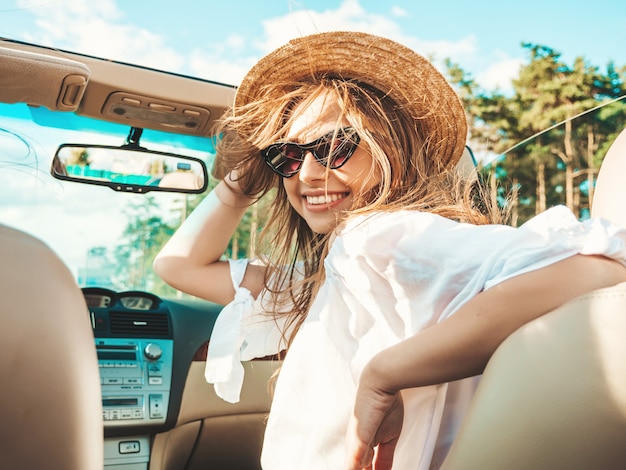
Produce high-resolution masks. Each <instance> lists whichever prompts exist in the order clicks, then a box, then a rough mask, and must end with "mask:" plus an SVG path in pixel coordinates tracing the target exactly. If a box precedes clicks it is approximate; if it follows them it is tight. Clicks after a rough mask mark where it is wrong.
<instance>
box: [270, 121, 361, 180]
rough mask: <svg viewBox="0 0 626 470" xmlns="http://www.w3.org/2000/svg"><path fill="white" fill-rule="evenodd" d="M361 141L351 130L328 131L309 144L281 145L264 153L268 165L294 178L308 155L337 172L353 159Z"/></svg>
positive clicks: (276, 145)
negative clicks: (310, 154) (308, 153)
mask: <svg viewBox="0 0 626 470" xmlns="http://www.w3.org/2000/svg"><path fill="white" fill-rule="evenodd" d="M360 141H361V138H360V137H359V135H358V134H357V133H356V131H355V130H354V129H353V128H352V127H344V128H341V129H339V130H337V132H336V133H335V131H332V132H329V133H328V134H326V135H323V136H322V137H320V138H319V139H316V140H314V141H313V142H309V143H308V144H297V143H295V142H278V143H275V144H272V145H270V146H269V147H267V148H265V149H263V150H261V157H263V160H264V161H265V163H267V165H268V166H269V167H270V168H271V169H272V170H273V171H274V172H276V173H278V174H279V175H280V176H282V177H283V178H291V177H292V176H293V175H295V174H296V173H298V171H300V168H302V162H303V161H304V156H305V155H306V154H307V152H311V153H312V154H313V156H314V157H315V159H316V160H317V161H318V162H320V163H321V164H322V165H323V166H325V167H328V168H330V169H331V170H336V169H337V168H340V167H342V166H343V165H345V163H346V162H347V161H348V160H349V159H350V157H351V156H352V154H353V153H354V151H355V150H356V148H357V147H358V146H359V142H360Z"/></svg>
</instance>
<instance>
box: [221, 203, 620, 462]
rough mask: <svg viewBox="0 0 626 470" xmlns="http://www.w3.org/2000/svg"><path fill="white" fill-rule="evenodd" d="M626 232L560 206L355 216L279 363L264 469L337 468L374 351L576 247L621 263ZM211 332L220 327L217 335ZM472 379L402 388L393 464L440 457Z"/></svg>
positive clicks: (340, 237)
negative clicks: (455, 214)
mask: <svg viewBox="0 0 626 470" xmlns="http://www.w3.org/2000/svg"><path fill="white" fill-rule="evenodd" d="M625 240H626V233H625V232H624V231H623V230H621V229H620V228H618V227H616V226H614V225H611V224H609V223H608V222H606V221H603V220H589V221H585V222H583V223H581V222H578V221H577V220H576V218H575V217H574V215H573V214H572V213H571V212H570V211H569V210H567V209H566V208H565V207H562V206H559V207H555V208H552V209H550V210H548V211H546V212H544V213H542V214H540V215H539V216H536V217H535V218H533V219H532V220H531V221H529V222H527V223H526V224H524V225H523V226H522V227H519V228H512V227H508V226H499V225H482V226H475V225H470V224H462V223H457V222H454V221H451V220H449V219H445V218H442V217H439V216H437V215H433V214H430V213H422V212H415V211H399V212H392V213H377V214H374V215H369V216H361V217H358V218H354V219H351V220H350V221H349V222H348V223H347V224H346V226H345V227H343V228H342V229H340V233H339V234H338V235H337V237H336V238H335V240H334V241H333V244H332V247H331V249H330V251H329V253H328V256H327V257H326V259H325V262H324V265H325V270H326V280H325V282H324V284H323V285H322V286H321V288H320V290H319V293H318V295H317V297H316V299H315V300H314V302H313V304H312V306H311V309H310V312H309V314H308V316H307V318H306V319H305V321H304V323H303V325H302V326H301V328H300V330H299V331H298V333H297V335H296V337H295V339H294V341H293V343H292V345H291V347H290V349H289V352H288V354H287V357H286V359H285V361H284V364H283V367H282V370H281V373H280V376H279V378H278V381H277V384H276V391H275V395H274V400H273V403H272V409H271V412H270V416H269V420H268V423H267V429H266V434H265V442H264V448H263V456H262V464H263V468H264V469H266V470H277V469H289V470H292V469H294V468H298V469H315V470H318V469H332V470H335V469H338V468H341V467H342V465H343V462H344V438H345V434H346V430H347V425H348V421H349V417H350V414H351V410H352V406H353V403H354V397H355V392H356V384H357V382H358V378H359V375H360V372H361V370H362V369H363V367H364V366H365V364H366V363H367V362H368V361H369V360H370V358H371V357H372V356H374V355H375V354H376V353H378V352H380V351H381V350H383V349H385V348H388V347H389V346H391V345H393V344H396V343H398V342H400V341H401V340H403V339H406V338H408V337H410V336H412V335H414V334H415V333H416V332H418V331H420V330H421V329H423V328H425V327H427V326H429V325H432V324H434V323H437V322H439V321H441V320H443V319H445V318H447V317H449V316H450V315H452V314H453V313H454V312H455V311H456V310H458V308H459V307H461V306H462V305H463V304H464V303H465V302H467V301H468V300H469V299H471V298H472V297H474V296H475V295H476V294H478V293H479V292H480V291H482V290H484V289H488V288H490V287H492V286H494V285H496V284H498V283H500V282H502V281H504V280H506V279H508V278H510V277H513V276H517V275H520V274H522V273H525V272H529V271H532V270H535V269H538V268H541V267H544V266H547V265H549V264H552V263H555V262H557V261H559V260H562V259H565V258H567V257H569V256H572V255H574V254H577V253H582V254H603V255H606V256H609V257H613V258H616V259H619V260H621V261H622V262H624V263H625V264H626V249H625V246H626V244H625ZM502 314H503V315H505V314H506V310H503V312H502ZM249 317H250V318H253V317H254V313H252V314H251V315H250V316H249ZM270 324H271V323H266V325H270ZM219 334H220V328H218V325H217V324H216V327H215V329H214V332H213V337H215V336H216V335H219ZM257 335H259V336H258V337H257V338H253V337H248V338H246V339H245V341H246V342H247V343H257V342H258V343H261V342H263V343H264V344H267V338H268V336H267V335H263V333H262V332H261V330H259V329H257V330H255V332H254V333H253V336H257ZM261 336H263V337H261ZM212 339H213V338H212ZM264 352H265V353H267V354H270V353H272V352H274V353H275V352H276V351H275V350H274V351H272V352H267V351H264ZM210 355H211V351H209V356H210ZM475 381H476V379H467V380H465V381H459V382H455V383H454V384H452V385H451V386H452V387H454V393H450V394H448V393H447V392H448V384H442V385H437V386H431V387H421V388H417V389H410V390H405V391H403V392H402V394H403V400H404V408H405V415H404V424H403V429H402V434H401V437H400V441H399V443H398V447H397V449H396V453H395V458H394V467H393V468H394V469H400V470H405V469H428V468H431V464H433V465H434V466H436V465H438V464H439V463H440V462H441V460H442V459H443V458H444V457H445V453H446V452H447V449H448V447H449V445H450V442H451V436H452V435H453V434H454V432H455V430H456V428H457V426H458V424H459V422H460V420H461V419H462V417H463V415H464V413H465V410H466V408H467V405H468V404H469V398H470V397H471V394H472V393H473V390H474V385H475ZM447 395H448V396H447ZM442 423H443V428H442ZM434 457H435V460H436V462H435V461H433V458H434Z"/></svg>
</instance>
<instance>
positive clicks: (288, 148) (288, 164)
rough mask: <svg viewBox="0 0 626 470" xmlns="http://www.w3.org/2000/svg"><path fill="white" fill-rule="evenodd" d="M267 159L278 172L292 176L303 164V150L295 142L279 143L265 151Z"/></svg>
mask: <svg viewBox="0 0 626 470" xmlns="http://www.w3.org/2000/svg"><path fill="white" fill-rule="evenodd" d="M265 161H266V162H267V163H268V164H269V166H270V167H271V168H272V169H273V170H274V171H276V172H277V173H278V174H280V175H283V176H292V175H294V174H295V173H297V172H298V170H299V169H300V167H301V166H302V152H301V151H300V149H299V148H298V146H297V145H294V144H289V143H285V144H278V145H274V146H272V147H271V148H270V149H268V150H267V151H266V153H265Z"/></svg>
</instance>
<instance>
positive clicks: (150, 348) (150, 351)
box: [143, 343, 163, 361]
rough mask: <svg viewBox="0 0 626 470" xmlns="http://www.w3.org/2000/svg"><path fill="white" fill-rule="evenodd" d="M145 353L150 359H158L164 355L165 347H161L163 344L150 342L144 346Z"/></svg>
mask: <svg viewBox="0 0 626 470" xmlns="http://www.w3.org/2000/svg"><path fill="white" fill-rule="evenodd" d="M143 353H144V355H145V356H146V358H148V360H150V361H156V360H157V359H160V358H161V356H162V355H163V349H161V346H159V345H158V344H156V343H149V344H147V345H146V347H145V348H144V350H143Z"/></svg>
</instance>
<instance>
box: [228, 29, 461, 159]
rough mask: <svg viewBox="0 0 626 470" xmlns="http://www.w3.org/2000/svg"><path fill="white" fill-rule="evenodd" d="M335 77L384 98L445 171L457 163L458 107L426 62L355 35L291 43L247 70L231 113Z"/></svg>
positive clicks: (447, 86) (333, 34)
mask: <svg viewBox="0 0 626 470" xmlns="http://www.w3.org/2000/svg"><path fill="white" fill-rule="evenodd" d="M321 76H338V77H341V78H343V79H351V80H357V81H360V82H363V83H367V84H368V85H370V86H373V87H374V88H376V89H378V90H380V91H381V92H382V93H384V94H388V95H389V96H390V97H391V98H393V99H394V100H395V101H396V102H397V103H398V104H400V105H401V106H403V107H404V108H405V110H406V111H408V112H409V113H410V115H411V116H412V117H413V118H414V119H415V120H416V121H417V126H418V127H420V128H421V129H422V131H423V132H422V134H423V135H426V136H429V144H428V148H429V149H431V150H432V151H433V152H434V153H435V154H434V155H432V158H435V159H437V160H439V163H440V164H442V165H443V166H444V167H452V166H453V165H455V164H456V163H457V162H458V160H459V159H460V157H461V155H462V153H463V150H464V147H465V142H466V139H467V122H466V117H465V112H464V110H463V106H462V104H461V101H460V99H459V97H458V95H457V94H456V92H455V91H454V89H453V88H452V87H451V86H450V84H449V83H448V81H447V80H446V79H445V77H444V76H443V75H442V74H441V73H440V72H439V71H438V70H437V69H436V68H435V67H434V66H433V65H432V64H431V63H430V62H429V61H428V60H427V59H425V58H424V57H422V56H421V55H419V54H417V53H416V52H415V51H413V50H411V49H409V48H407V47H405V46H403V45H401V44H399V43H397V42H395V41H391V40H390V39H387V38H383V37H379V36H374V35H371V34H366V33H359V32H344V31H342V32H328V33H319V34H313V35H310V36H304V37H300V38H296V39H293V40H291V41H290V42H289V43H287V44H285V45H284V46H282V47H279V48H278V49H276V50H275V51H273V52H271V53H270V54H268V55H266V56H265V57H263V58H262V59H261V60H260V61H259V62H257V64H256V65H255V66H254V67H252V69H250V71H249V72H248V74H247V75H246V76H245V78H244V79H243V81H242V83H241V85H240V86H239V88H238V90H237V94H236V96H235V105H234V108H235V113H237V108H238V107H240V106H245V105H248V104H250V103H252V102H254V101H256V100H257V99H259V98H260V97H261V94H262V90H263V89H264V87H265V85H267V84H268V83H271V82H276V83H286V82H300V81H307V80H310V77H316V78H319V77H321Z"/></svg>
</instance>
